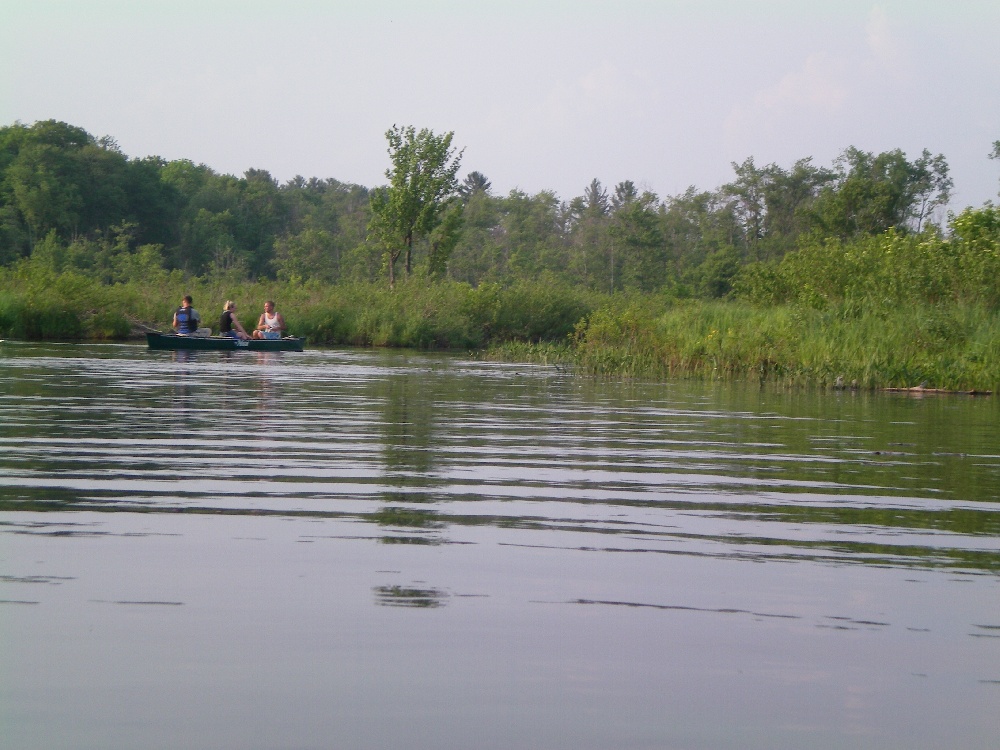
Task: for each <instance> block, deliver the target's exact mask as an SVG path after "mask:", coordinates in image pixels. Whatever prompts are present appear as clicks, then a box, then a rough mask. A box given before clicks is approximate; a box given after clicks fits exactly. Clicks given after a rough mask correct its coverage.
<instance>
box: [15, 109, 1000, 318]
mask: <svg viewBox="0 0 1000 750" xmlns="http://www.w3.org/2000/svg"><path fill="white" fill-rule="evenodd" d="M387 136H388V139H389V155H390V161H391V163H392V168H391V169H390V170H388V171H387V178H388V180H389V184H388V185H387V186H384V187H376V188H374V189H369V188H366V187H364V186H360V185H353V184H346V183H342V182H339V181H337V180H335V179H317V178H312V179H305V178H303V177H296V178H295V179H293V180H289V181H288V182H286V183H284V184H279V183H278V182H277V181H276V180H275V179H274V178H273V177H272V176H271V175H270V173H269V172H267V171H265V170H260V169H252V170H249V171H247V172H246V173H245V174H244V175H243V176H242V177H234V176H231V175H223V174H218V173H216V172H215V171H213V170H212V169H210V168H209V167H207V166H205V165H204V164H194V163H192V162H190V161H187V160H177V161H169V162H168V161H165V160H163V159H161V158H159V157H155V156H151V157H144V158H129V157H127V156H126V155H124V154H123V153H122V152H121V151H120V149H119V148H118V146H117V144H116V143H115V142H114V140H113V139H110V138H107V137H105V138H100V139H98V138H95V137H94V136H92V135H90V134H89V133H87V132H85V131H84V130H82V129H80V128H78V127H74V126H72V125H68V124H66V123H61V122H55V121H46V122H38V123H35V124H33V125H30V126H29V125H23V124H20V123H17V124H14V125H12V126H8V127H3V128H0V265H4V266H9V265H12V264H16V263H23V262H35V263H41V264H46V265H48V266H50V267H51V268H52V270H54V271H63V270H69V269H72V270H76V271H78V272H80V273H82V274H84V275H88V276H90V277H92V278H97V279H100V280H101V281H103V282H105V283H113V282H117V281H128V280H130V279H137V278H143V277H144V276H147V275H148V274H149V272H150V271H151V270H160V269H165V270H168V271H169V270H174V269H177V270H180V271H182V272H184V273H186V274H189V275H191V276H221V275H229V276H231V277H233V278H244V279H251V280H252V279H278V280H282V281H288V282H306V281H317V282H323V283H336V282H344V281H372V280H376V279H381V278H386V279H389V278H390V274H394V273H395V272H396V271H395V262H396V258H397V257H398V256H399V253H400V252H401V251H405V256H404V272H406V273H411V274H424V275H429V276H438V277H442V278H448V279H451V280H455V281H464V282H468V283H469V284H472V285H473V286H478V285H480V284H482V283H484V282H490V283H500V284H506V283H511V282H514V281H517V280H524V279H538V278H543V277H551V278H553V279H557V280H559V281H561V282H564V283H568V284H571V285H579V286H583V287H586V288H589V289H593V290H595V291H600V292H617V291H629V290H634V291H646V292H652V291H660V290H667V291H669V292H670V293H671V294H672V295H675V296H682V297H705V298H712V297H721V296H725V295H726V294H727V293H729V292H730V290H731V288H732V285H733V281H734V279H735V278H736V277H737V274H738V273H739V272H740V270H741V269H742V268H745V267H747V266H748V265H753V264H767V263H778V262H779V261H781V259H783V258H784V257H785V256H786V255H789V253H791V252H792V251H795V250H796V249H797V248H800V247H803V246H805V245H808V246H815V245H816V243H817V238H822V239H823V240H832V241H835V242H844V241H855V240H859V239H863V238H865V237H875V236H879V235H882V234H884V233H885V232H887V231H888V230H889V229H891V228H892V229H893V230H894V232H895V233H896V235H897V236H907V235H919V234H921V233H927V232H928V229H929V227H932V226H933V224H934V222H935V221H939V220H940V216H939V215H938V214H939V213H940V208H941V207H942V206H944V205H945V204H946V203H947V201H948V198H949V191H950V189H951V187H952V183H951V179H950V177H949V175H948V165H947V163H946V161H945V159H944V157H943V156H941V155H937V156H935V155H932V154H930V153H929V152H928V151H926V150H925V151H924V152H923V153H922V154H921V155H920V156H919V157H917V158H916V159H914V160H910V159H907V157H906V155H905V154H904V153H903V152H902V151H899V150H895V151H890V152H885V153H880V154H873V153H868V152H864V151H861V150H858V149H856V148H848V149H846V150H845V151H844V152H843V153H842V154H841V156H840V157H839V158H838V159H837V160H836V161H835V162H834V163H833V165H831V166H830V167H821V166H817V165H814V164H813V163H812V160H811V159H809V158H805V159H801V160H799V161H797V162H795V163H794V164H793V165H791V167H789V168H782V167H780V166H778V165H774V164H770V165H766V166H758V165H757V164H756V163H755V162H754V160H753V159H752V158H749V159H747V160H745V161H744V162H743V163H741V164H733V171H734V174H733V179H732V181H731V182H729V183H727V184H725V185H723V186H721V187H719V188H717V189H715V190H708V191H702V190H698V189H696V188H694V187H692V188H690V189H688V190H687V191H686V192H684V193H682V194H680V195H677V196H672V197H667V198H661V197H659V196H657V195H656V194H654V193H652V192H650V191H647V190H641V189H640V188H639V187H637V186H636V185H635V184H634V183H632V182H631V181H627V180H626V181H623V182H621V183H619V184H617V185H614V186H613V187H612V186H605V185H603V184H602V183H601V182H600V181H599V180H597V179H595V180H593V181H592V182H591V183H590V184H589V185H587V186H585V187H584V188H583V192H582V194H581V195H579V196H577V197H574V198H572V199H570V200H568V201H566V200H562V199H560V198H559V196H557V195H556V194H554V193H552V192H549V191H542V192H540V193H537V194H535V195H529V194H526V193H524V192H521V191H519V190H513V191H511V192H510V193H508V194H506V195H496V194H495V193H494V191H493V188H492V185H491V184H490V181H489V179H488V178H487V177H486V176H485V175H483V174H481V173H479V172H476V171H472V172H469V173H468V174H467V175H466V177H465V178H464V180H462V181H459V180H458V179H457V171H458V167H459V161H460V157H461V153H460V152H459V153H457V154H456V153H455V151H454V149H452V147H451V134H450V133H449V134H447V136H444V137H441V136H435V135H434V134H433V133H430V131H420V132H419V133H418V132H416V131H414V129H413V128H394V129H393V130H390V131H389V133H387ZM421 139H422V140H421ZM998 148H1000V147H998ZM421 149H423V150H421ZM998 153H1000V151H998ZM435 160H438V162H439V163H437V166H438V167H441V170H440V171H439V172H438V173H432V172H433V170H431V169H430V167H433V166H434V165H435ZM420 180H423V183H421V184H422V185H423V187H422V188H420V189H423V190H425V191H426V195H428V196H431V197H430V198H429V199H427V200H429V203H428V202H426V201H425V202H423V203H421V202H420V200H417V198H416V197H415V196H416V195H417V194H416V193H415V192H412V190H417V187H414V186H416V185H417V183H420ZM411 188H412V190H411ZM407 190H411V192H409V193H408V192H406V191H407ZM404 199H405V200H404ZM407 200H409V201H410V202H409V203H407ZM421 200H422V199H421ZM394 201H395V202H394ZM413 201H416V202H413ZM407 212H409V213H407ZM404 214H405V215H404Z"/></svg>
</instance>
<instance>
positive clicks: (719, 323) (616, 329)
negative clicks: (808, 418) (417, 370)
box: [576, 302, 1000, 390]
mask: <svg viewBox="0 0 1000 750" xmlns="http://www.w3.org/2000/svg"><path fill="white" fill-rule="evenodd" d="M576 354H577V361H578V363H579V364H580V365H581V366H582V367H584V368H585V369H586V370H588V371H590V372H592V373H595V374H605V375H617V376H629V377H663V376H678V375H681V376H689V377H700V378H712V379H748V378H760V379H762V380H771V381H778V382H784V383H797V384H808V385H814V386H822V387H841V386H842V387H858V388H885V387H900V388H904V387H913V386H917V385H921V384H923V385H924V386H925V387H928V388H944V389H953V390H974V389H975V390H996V389H997V388H998V386H1000V316H998V314H997V313H996V312H995V311H991V310H989V309H988V308H987V307H985V306H983V305H978V304H977V305H965V304H958V303H954V304H942V305H934V306H929V305H904V306H900V307H897V308H894V309H892V310H886V309H882V308H876V309H872V310H865V309H858V308H857V306H853V305H835V306H831V307H828V308H825V309H823V310H815V309H813V308H810V307H804V306H791V305H784V306H774V307H756V306H753V305H749V304H746V303H738V302H711V303H709V302H702V303H687V304H683V305H676V306H674V307H671V308H670V309H668V310H666V311H665V312H662V313H659V314H654V313H650V312H649V311H648V310H645V309H642V308H638V307H631V308H628V309H625V310H617V311H614V310H611V309H610V308H602V309H600V310H598V311H596V312H595V313H594V314H593V315H591V316H590V318H589V319H588V320H587V321H586V323H585V324H582V325H581V326H580V329H579V331H578V334H577V348H576Z"/></svg>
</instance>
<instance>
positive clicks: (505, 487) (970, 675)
mask: <svg viewBox="0 0 1000 750" xmlns="http://www.w3.org/2000/svg"><path fill="white" fill-rule="evenodd" d="M998 416H1000V414H998V406H997V401H996V399H995V398H985V399H972V398H968V397H925V398H922V399H918V398H913V397H909V396H905V395H897V394H892V395H890V394H874V395H873V394H852V393H849V392H845V393H822V394H818V393H812V392H805V391H793V392H779V391H776V390H767V389H764V390H762V389H760V388H758V387H749V386H719V385H712V384H700V383H687V382H672V383H667V384H637V383H609V382H595V381H593V380H588V379H585V378H579V377H574V375H573V374H572V373H570V372H566V371H564V370H562V369H559V368H555V367H541V366H530V365H512V364H490V363H482V362H477V361H473V360H471V359H469V358H466V357H462V356H453V355H427V354H416V353H397V352H381V351H377V352H369V351H307V352H305V353H302V354H267V355H257V354H254V353H250V352H240V353H234V354H221V353H210V352H206V353H197V354H190V355H188V356H183V353H180V354H178V353H169V352H149V351H146V350H145V349H144V348H142V347H138V346H131V345H122V346H90V345H88V346H73V345H61V346H59V345H45V346H41V345H31V344H15V343H9V342H8V343H5V344H0V639H2V640H0V644H2V646H0V736H2V737H3V738H4V745H3V746H4V747H10V748H46V749H51V748H73V749H74V750H78V749H81V748H102V749H107V748H178V747H184V748H388V747H393V748H435V749H437V748H533V749H534V748H537V749H545V748H567V749H569V748H572V749H573V750H587V749H588V748H761V749H764V748H768V749H769V750H773V749H780V748H803V747H809V748H880V749H881V748H900V750H902V749H903V748H905V749H906V750H914V749H919V748H943V747H954V748H991V749H992V748H995V747H997V746H998V743H1000V586H998V584H1000V439H998V432H997V429H998V428H997V425H998Z"/></svg>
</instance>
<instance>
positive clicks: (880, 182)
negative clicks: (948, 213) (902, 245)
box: [815, 146, 952, 239]
mask: <svg viewBox="0 0 1000 750" xmlns="http://www.w3.org/2000/svg"><path fill="white" fill-rule="evenodd" d="M835 168H836V177H835V179H834V181H833V183H832V184H829V185H827V186H826V187H824V188H823V190H822V191H821V192H820V195H819V197H818V198H817V200H816V203H815V207H816V217H817V220H818V223H819V225H820V227H821V228H822V229H823V230H824V231H825V232H826V233H828V234H832V235H835V236H837V237H840V238H841V239H849V238H854V237H859V236H863V235H870V234H881V233H882V232H885V231H886V230H887V229H889V228H890V227H896V229H897V230H899V231H901V232H905V231H906V230H907V229H909V228H913V229H916V230H917V231H918V232H919V231H921V230H922V229H923V225H924V222H925V221H926V219H927V217H928V215H929V214H930V212H931V211H932V210H933V209H934V208H936V207H937V206H940V205H944V204H946V203H947V202H948V199H949V197H950V195H949V194H950V190H951V185H952V182H951V178H950V177H949V176H948V164H947V162H946V161H945V159H944V157H943V156H942V155H940V154H939V155H937V156H931V154H930V152H929V151H927V150H926V149H924V151H923V153H922V154H921V156H920V158H919V159H917V160H916V161H914V162H909V161H907V159H906V155H905V154H904V153H903V152H902V151H900V150H899V149H896V150H894V151H887V152H885V153H881V154H878V155H877V156H876V155H874V154H871V153H869V152H867V151H861V150H859V149H857V148H854V147H853V146H852V147H851V148H848V149H847V150H845V151H844V153H843V154H842V155H841V156H840V157H839V158H838V159H837V161H836V162H835Z"/></svg>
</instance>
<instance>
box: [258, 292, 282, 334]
mask: <svg viewBox="0 0 1000 750" xmlns="http://www.w3.org/2000/svg"><path fill="white" fill-rule="evenodd" d="M284 332H285V319H284V317H283V316H282V315H281V313H279V312H275V311H274V300H268V301H267V302H265V303H264V312H263V313H261V316H260V320H258V321H257V329H256V330H255V331H254V332H253V337H254V338H255V339H280V338H281V336H282V335H283V334H284Z"/></svg>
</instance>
